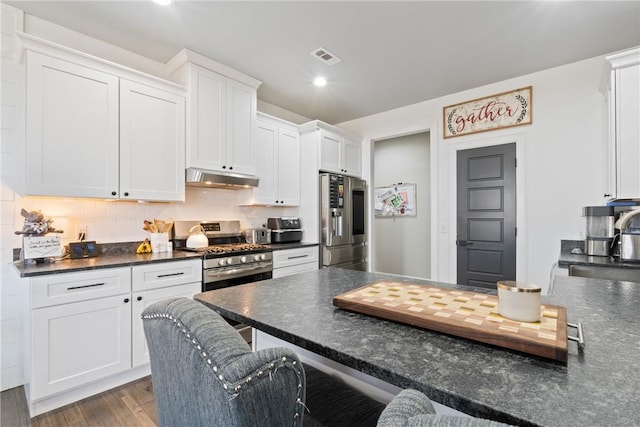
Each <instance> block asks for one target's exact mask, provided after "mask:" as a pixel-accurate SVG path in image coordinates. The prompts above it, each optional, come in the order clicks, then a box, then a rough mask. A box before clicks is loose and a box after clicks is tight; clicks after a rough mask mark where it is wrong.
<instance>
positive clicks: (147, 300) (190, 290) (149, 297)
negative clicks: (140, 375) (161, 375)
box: [132, 282, 202, 367]
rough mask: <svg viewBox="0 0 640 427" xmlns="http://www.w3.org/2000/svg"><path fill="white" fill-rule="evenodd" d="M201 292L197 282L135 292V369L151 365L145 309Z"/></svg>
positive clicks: (133, 329)
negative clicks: (143, 316) (163, 301)
mask: <svg viewBox="0 0 640 427" xmlns="http://www.w3.org/2000/svg"><path fill="white" fill-rule="evenodd" d="M201 291H202V284H201V283H200V282H197V283H190V284H186V285H180V286H171V287H168V288H160V289H154V290H151V291H143V292H134V294H133V320H132V322H133V325H132V334H133V335H132V346H133V349H132V355H133V366H134V367H136V366H139V365H142V364H145V363H149V349H148V348H147V341H146V339H145V336H144V327H143V326H142V312H143V311H144V309H145V308H147V307H148V306H150V305H151V304H153V303H154V302H157V301H160V300H163V299H167V298H178V297H185V298H192V297H193V296H194V295H195V294H197V293H199V292H201Z"/></svg>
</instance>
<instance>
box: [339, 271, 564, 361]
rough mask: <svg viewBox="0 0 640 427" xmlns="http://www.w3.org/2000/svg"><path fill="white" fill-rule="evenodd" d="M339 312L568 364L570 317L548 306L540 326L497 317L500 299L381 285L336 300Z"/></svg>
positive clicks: (405, 285)
mask: <svg viewBox="0 0 640 427" xmlns="http://www.w3.org/2000/svg"><path fill="white" fill-rule="evenodd" d="M333 304H334V305H335V306H338V307H341V308H344V309H347V310H351V311H356V312H359V313H364V314H369V315H372V316H376V317H380V318H382V319H387V320H393V321H396V322H400V323H405V324H409V325H413V326H418V327H421V328H424V329H429V330H433V331H438V332H443V333H446V334H450V335H454V336H457V337H462V338H467V339H470V340H474V341H479V342H482V343H486V344H492V345H495V346H498V347H503V348H508V349H511V350H517V351H520V352H523V353H528V354H534V355H536V356H541V357H545V358H549V359H554V360H557V361H560V362H565V363H566V362H567V311H566V309H565V308H564V307H560V306H556V305H548V304H544V305H542V307H541V317H540V321H539V322H520V321H516V320H510V319H507V318H505V317H502V316H501V315H500V314H498V297H497V296H495V295H488V294H481V293H477V292H469V291H460V290H457V289H447V288H438V287H435V286H429V285H417V284H414V283H405V282H392V281H380V282H376V283H372V284H369V285H367V286H363V287H361V288H358V289H354V290H353V291H349V292H346V293H344V294H340V295H338V296H336V297H335V298H334V299H333Z"/></svg>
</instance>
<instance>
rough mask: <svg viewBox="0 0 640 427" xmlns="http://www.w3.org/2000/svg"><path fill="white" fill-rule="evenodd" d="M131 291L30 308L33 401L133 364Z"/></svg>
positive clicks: (127, 367) (116, 371)
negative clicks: (127, 293)
mask: <svg viewBox="0 0 640 427" xmlns="http://www.w3.org/2000/svg"><path fill="white" fill-rule="evenodd" d="M130 298H131V297H130V295H118V296H112V297H107V298H99V299H95V300H90V301H82V302H76V303H71V304H64V305H57V306H53V307H44V308H39V309H35V310H32V312H31V322H32V323H31V330H32V335H31V353H32V355H33V356H32V358H31V385H30V389H31V396H30V399H31V400H36V399H39V398H42V397H45V396H48V395H51V394H53V393H57V392H60V391H64V390H67V389H70V388H73V387H76V386H80V385H83V384H85V383H88V382H91V381H95V380H98V379H101V378H104V377H107V376H109V375H113V374H116V373H118V372H121V371H124V370H126V369H129V368H131V301H130Z"/></svg>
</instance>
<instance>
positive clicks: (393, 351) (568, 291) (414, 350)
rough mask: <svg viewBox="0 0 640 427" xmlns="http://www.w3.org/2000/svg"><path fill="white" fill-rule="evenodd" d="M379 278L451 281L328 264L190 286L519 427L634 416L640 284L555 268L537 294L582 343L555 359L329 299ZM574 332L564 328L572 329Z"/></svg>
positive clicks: (639, 374) (393, 379)
mask: <svg viewBox="0 0 640 427" xmlns="http://www.w3.org/2000/svg"><path fill="white" fill-rule="evenodd" d="M380 280H396V281H402V282H410V283H417V284H428V285H434V286H439V287H458V288H460V289H462V290H475V291H479V290H478V289H474V288H467V287H463V286H457V285H449V284H443V283H437V282H431V281H425V280H418V279H413V278H407V277H403V276H393V275H388V274H378V273H366V272H360V271H353V270H345V269H339V268H327V269H322V270H318V271H315V272H308V273H302V274H297V275H293V276H288V277H282V278H278V279H271V280H265V281H261V282H254V283H250V284H246V285H240V286H235V287H231V288H225V289H219V290H214V291H209V292H204V293H200V294H197V295H196V296H195V298H196V299H197V300H199V301H201V302H202V303H204V304H205V305H207V306H208V307H210V308H212V309H213V310H215V311H217V312H219V313H221V314H222V315H224V316H226V317H228V318H230V319H233V320H236V321H239V322H242V323H245V324H248V325H250V326H252V327H255V328H257V329H259V330H262V331H263V332H265V333H267V334H270V335H272V336H275V337H277V338H280V339H282V340H285V341H288V342H290V343H292V344H295V345H297V346H299V347H302V348H304V349H306V350H309V351H312V352H314V353H317V354H320V355H322V356H324V357H327V358H329V359H332V360H334V361H336V362H338V363H341V364H343V365H346V366H349V367H351V368H353V369H356V370H359V371H361V372H364V373H366V374H369V375H371V376H373V377H376V378H379V379H381V380H383V381H386V382H388V383H391V384H394V385H396V386H398V387H402V388H414V389H417V390H421V391H423V392H424V393H425V394H427V396H429V398H431V399H432V400H434V401H436V402H439V403H442V404H444V405H446V406H449V407H452V408H454V409H457V410H459V411H462V412H465V413H468V414H470V415H474V416H478V417H483V418H490V419H494V420H498V421H503V422H506V423H511V424H516V425H521V426H526V425H538V426H563V427H564V426H585V425H603V426H604V425H616V426H637V425H638V424H639V423H640V415H639V414H640V387H638V384H640V371H639V370H638V369H637V366H638V355H639V354H640V310H638V307H639V306H640V287H638V286H634V284H632V283H629V282H614V281H608V280H596V279H584V278H577V277H558V278H557V279H556V282H555V285H554V290H553V295H550V296H543V303H547V304H554V305H559V306H563V307H566V309H567V317H568V322H570V323H577V322H580V323H581V324H582V326H583V329H584V338H585V347H584V348H583V349H579V348H578V346H577V344H576V343H575V342H573V341H570V342H569V344H568V347H569V355H568V362H567V363H566V364H563V363H559V362H555V361H551V360H547V359H542V358H539V357H535V356H530V355H527V354H522V353H518V352H515V351H511V350H506V349H502V348H498V347H494V346H491V345H486V344H481V343H477V342H474V341H470V340H466V339H463V338H457V337H453V336H449V335H445V334H442V333H437V332H432V331H427V330H424V329H420V328H417V327H412V326H407V325H403V324H399V323H395V322H392V321H387V320H382V319H379V318H375V317H372V316H368V315H365V314H360V313H355V312H350V311H346V310H343V309H341V308H338V307H336V306H334V305H333V303H332V301H333V297H335V296H337V295H339V294H342V293H344V292H347V291H350V290H352V289H355V288H359V287H362V286H364V285H367V284H370V283H374V282H377V281H380ZM574 334H575V332H574V331H573V330H571V331H570V335H574Z"/></svg>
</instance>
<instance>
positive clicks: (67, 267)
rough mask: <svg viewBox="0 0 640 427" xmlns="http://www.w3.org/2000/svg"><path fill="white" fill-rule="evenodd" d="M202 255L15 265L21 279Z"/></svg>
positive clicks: (177, 253) (162, 254)
mask: <svg viewBox="0 0 640 427" xmlns="http://www.w3.org/2000/svg"><path fill="white" fill-rule="evenodd" d="M200 257H202V255H200V254H197V253H195V252H186V251H172V252H160V253H155V254H135V253H134V254H110V255H101V256H98V257H95V258H84V259H62V260H58V261H56V262H53V263H43V264H34V265H26V264H24V263H23V262H21V261H16V262H14V263H13V266H14V267H15V269H16V271H17V272H18V274H19V275H20V277H34V276H42V275H45V274H60V273H71V272H75V271H86V270H95V269H98V268H116V267H129V266H132V265H139V264H152V263H157V262H168V261H181V260H185V259H192V258H200Z"/></svg>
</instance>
